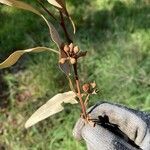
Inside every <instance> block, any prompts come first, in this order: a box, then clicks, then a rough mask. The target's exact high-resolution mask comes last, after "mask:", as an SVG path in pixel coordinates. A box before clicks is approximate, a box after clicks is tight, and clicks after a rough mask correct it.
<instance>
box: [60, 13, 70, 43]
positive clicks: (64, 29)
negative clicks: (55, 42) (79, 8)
mask: <svg viewBox="0 0 150 150" xmlns="http://www.w3.org/2000/svg"><path fill="white" fill-rule="evenodd" d="M59 13H60V18H61V22H60V25H61V27H62V29H63V31H64V33H65V37H66V39H67V41H68V43H72V42H73V41H72V40H71V38H70V37H69V34H68V32H67V29H66V25H65V21H64V16H63V14H62V12H61V11H59Z"/></svg>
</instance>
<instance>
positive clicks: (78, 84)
mask: <svg viewBox="0 0 150 150" xmlns="http://www.w3.org/2000/svg"><path fill="white" fill-rule="evenodd" d="M73 68H74V74H75V81H76V86H77V93H78V98H79V102H80V105H81V109H82V113H83V117H84V119H86V118H87V114H86V108H85V105H84V102H83V100H82V96H81V90H80V81H79V77H78V71H77V60H76V63H75V64H74V65H73Z"/></svg>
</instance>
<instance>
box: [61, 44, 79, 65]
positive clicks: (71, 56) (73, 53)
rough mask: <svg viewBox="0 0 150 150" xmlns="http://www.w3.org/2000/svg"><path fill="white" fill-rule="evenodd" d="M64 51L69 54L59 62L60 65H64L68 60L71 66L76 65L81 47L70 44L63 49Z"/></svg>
mask: <svg viewBox="0 0 150 150" xmlns="http://www.w3.org/2000/svg"><path fill="white" fill-rule="evenodd" d="M63 51H64V52H65V53H66V54H67V57H66V58H61V59H60V60H59V63H61V64H64V63H65V62H66V61H67V60H69V62H70V63H71V64H75V63H76V58H77V54H78V52H79V47H78V46H74V45H73V43H71V44H69V45H67V44H66V45H65V46H64V48H63Z"/></svg>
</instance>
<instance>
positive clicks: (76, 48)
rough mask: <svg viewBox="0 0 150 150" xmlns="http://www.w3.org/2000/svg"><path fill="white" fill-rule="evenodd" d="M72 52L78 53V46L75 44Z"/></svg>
mask: <svg viewBox="0 0 150 150" xmlns="http://www.w3.org/2000/svg"><path fill="white" fill-rule="evenodd" d="M73 51H74V53H75V54H76V53H78V52H79V47H78V46H75V47H74V49H73Z"/></svg>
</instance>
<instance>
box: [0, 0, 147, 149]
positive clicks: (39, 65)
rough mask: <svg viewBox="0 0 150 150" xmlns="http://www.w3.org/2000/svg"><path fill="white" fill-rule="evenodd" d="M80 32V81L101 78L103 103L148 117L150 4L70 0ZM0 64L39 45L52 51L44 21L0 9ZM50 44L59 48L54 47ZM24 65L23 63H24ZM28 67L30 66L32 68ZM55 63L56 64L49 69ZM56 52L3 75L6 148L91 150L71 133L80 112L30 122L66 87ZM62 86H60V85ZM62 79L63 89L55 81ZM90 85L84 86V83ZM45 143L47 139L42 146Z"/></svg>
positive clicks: (1, 135) (0, 131)
mask: <svg viewBox="0 0 150 150" xmlns="http://www.w3.org/2000/svg"><path fill="white" fill-rule="evenodd" d="M68 2H69V7H68V8H69V9H70V10H71V12H72V14H73V18H74V19H75V22H76V24H77V25H78V28H77V37H76V42H78V43H79V44H80V47H81V48H82V49H83V50H87V51H88V55H87V57H86V58H85V59H84V60H82V62H81V63H80V64H82V65H81V66H80V69H81V70H82V72H83V74H80V77H81V79H82V81H83V80H84V79H85V78H86V77H87V76H88V77H89V81H91V80H95V81H96V83H97V85H98V86H99V89H100V93H99V95H98V96H96V97H94V98H93V99H92V100H91V101H90V104H91V105H92V104H94V103H96V102H97V101H99V100H108V101H114V102H116V103H118V102H119V103H123V104H126V105H127V106H130V107H132V108H138V109H141V110H146V111H150V94H149V90H150V78H149V76H150V70H149V68H150V50H149V49H150V42H149V41H150V36H149V35H150V18H149V17H150V14H149V8H150V4H149V2H148V1H147V0H139V1H136V0H132V1H131V0H124V1H119V0H113V1H112V0H101V1H99V0H93V1H90V0H85V1H83V0H82V1H80V0H79V2H80V5H79V4H78V3H77V2H76V1H73V0H68ZM0 14H1V17H0V44H1V47H0V60H1V61H2V59H4V58H3V56H4V55H5V56H6V57H7V56H8V55H9V54H10V53H12V51H8V50H10V49H12V50H16V49H24V48H28V47H29V46H30V47H34V46H37V45H41V46H44V45H47V46H49V37H48V34H47V30H46V28H45V27H44V26H45V25H44V23H43V22H42V20H41V19H39V18H38V17H35V15H33V16H31V15H30V13H29V15H28V13H27V12H22V11H20V10H16V9H12V8H9V7H4V6H0ZM50 46H52V47H54V45H53V43H50ZM20 64H21V65H20ZM28 64H30V65H28ZM49 64H51V65H49ZM56 65H57V60H56V59H55V57H54V54H49V53H47V52H45V53H44V54H41V55H40V56H39V55H37V54H32V56H25V57H23V58H22V62H21V63H20V62H19V63H17V64H16V65H15V66H14V67H12V68H11V69H9V71H8V70H3V71H1V72H0V105H1V109H0V111H1V115H0V147H5V149H15V150H17V149H23V150H24V149H25V150H26V149H33V150H34V149H53V150H55V149H58V150H59V149H60V150H62V149H67V150H74V149H79V150H82V149H85V146H84V145H82V144H80V143H78V142H76V141H75V140H74V139H73V137H72V136H71V135H72V128H73V125H74V124H75V122H76V120H77V118H78V114H79V111H80V110H79V109H77V107H76V106H75V107H73V109H69V106H67V107H66V109H65V112H63V113H61V114H57V115H56V116H54V117H52V118H49V119H47V120H45V121H43V122H41V123H39V124H38V125H36V126H35V127H33V128H31V129H30V130H28V131H26V130H24V127H23V125H24V123H25V121H26V120H27V118H28V117H29V116H30V114H31V113H32V112H34V111H35V110H36V109H37V108H38V107H39V106H41V105H42V104H43V103H44V101H43V100H45V99H46V98H48V97H51V96H53V95H54V93H57V91H60V92H62V91H64V89H67V86H68V85H66V83H64V76H63V74H62V73H61V72H59V71H58V67H55V66H56ZM60 78H61V79H62V80H59V79H60ZM56 80H57V81H58V80H59V81H58V82H57V83H56V82H55V81H56ZM83 82H84V81H83ZM41 139H42V140H41Z"/></svg>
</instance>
